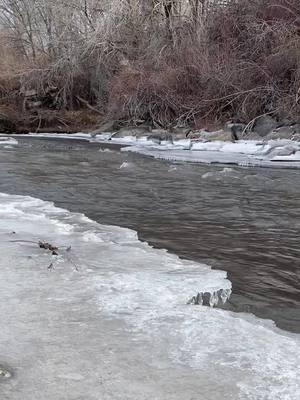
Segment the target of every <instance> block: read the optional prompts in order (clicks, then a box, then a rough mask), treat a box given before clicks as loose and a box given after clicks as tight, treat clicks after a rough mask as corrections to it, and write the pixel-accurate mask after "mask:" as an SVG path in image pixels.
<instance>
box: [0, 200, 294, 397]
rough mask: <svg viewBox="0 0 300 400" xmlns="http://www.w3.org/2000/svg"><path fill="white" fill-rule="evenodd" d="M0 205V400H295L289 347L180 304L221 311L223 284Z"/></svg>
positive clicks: (79, 220)
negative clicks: (204, 302) (205, 302)
mask: <svg viewBox="0 0 300 400" xmlns="http://www.w3.org/2000/svg"><path fill="white" fill-rule="evenodd" d="M0 203H1V206H0V218H1V224H0V235H1V241H0V248H1V250H2V252H1V253H2V257H1V260H0V265H1V280H0V282H1V283H0V285H1V286H0V287H1V296H2V302H1V306H0V307H1V315H2V328H1V332H0V337H1V340H0V343H1V350H0V357H1V359H0V365H1V366H3V370H4V369H6V370H7V371H8V375H6V376H4V375H5V374H4V375H3V376H2V377H0V390H1V393H2V398H4V399H9V400H15V399H20V398H22V399H24V400H27V399H28V400H29V399H30V400H32V399H40V396H41V393H43V394H44V396H45V398H47V399H50V400H52V399H53V400H54V399H55V400H56V399H58V398H59V399H68V400H69V399H83V398H84V399H86V400H94V399H100V398H101V399H122V400H124V399H147V400H148V399H149V400H150V399H153V398H155V399H159V400H160V399H161V400H163V399H174V400H177V399H189V400H192V399H194V398H196V397H199V396H200V397H203V398H205V399H207V400H210V399H223V398H224V395H225V396H226V397H227V398H234V399H258V398H264V399H270V400H271V399H272V400H273V399H278V400H279V399H280V400H281V399H287V400H294V399H295V400H296V399H298V398H299V394H300V388H299V381H300V379H299V378H300V371H299V364H300V363H299V361H300V350H299V348H300V346H299V336H298V335H293V334H288V333H286V332H284V331H281V330H279V329H277V328H275V327H274V325H273V323H271V322H270V321H262V320H260V319H258V318H255V317H253V316H252V315H247V314H234V313H231V312H228V311H223V310H220V309H215V308H210V307H204V306H192V305H187V304H186V303H187V301H188V300H189V298H190V297H191V296H193V295H195V294H196V293H198V292H204V291H206V292H210V293H212V294H214V293H217V292H218V291H220V290H222V293H223V300H224V301H225V300H226V296H228V295H229V294H230V290H231V283H230V282H229V281H228V280H227V279H226V273H225V272H223V271H216V270H211V269H210V268H209V267H208V266H205V265H203V264H197V263H191V262H188V261H184V260H180V259H179V258H178V257H176V256H173V255H171V254H168V253H166V252H165V251H162V250H155V249H152V248H151V247H149V246H148V245H147V244H145V243H141V242H139V241H138V239H137V236H136V233H135V232H133V231H130V230H127V229H123V228H118V227H111V226H104V225H99V224H97V223H95V222H93V221H91V220H89V219H88V218H86V217H85V216H83V215H80V214H73V213H70V212H68V211H66V210H63V209H58V208H56V207H55V206H54V205H53V204H51V203H47V202H44V201H41V200H38V199H34V198H30V197H23V196H11V195H5V194H1V195H0ZM38 240H42V241H43V242H49V243H52V244H55V245H56V246H58V247H59V248H61V249H62V250H61V252H60V251H59V255H58V256H55V255H54V256H52V255H51V254H49V253H48V252H46V251H45V250H44V249H41V248H39V246H38V245H37V242H38ZM70 246H71V250H69V251H66V250H64V249H68V248H69V247H70ZM53 257H54V259H53ZM213 297H214V296H213ZM221 300H222V299H221ZM214 301H215V300H214Z"/></svg>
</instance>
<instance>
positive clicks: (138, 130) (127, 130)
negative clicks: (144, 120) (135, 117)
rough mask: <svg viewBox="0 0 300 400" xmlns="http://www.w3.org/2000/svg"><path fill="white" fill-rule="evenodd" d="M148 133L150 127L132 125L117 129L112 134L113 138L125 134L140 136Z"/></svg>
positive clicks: (125, 135) (124, 135)
mask: <svg viewBox="0 0 300 400" xmlns="http://www.w3.org/2000/svg"><path fill="white" fill-rule="evenodd" d="M149 133H150V129H149V127H148V126H133V127H124V128H121V129H120V130H118V131H117V132H116V133H115V134H113V136H112V137H113V138H123V137H127V136H134V137H141V136H147V135H149Z"/></svg>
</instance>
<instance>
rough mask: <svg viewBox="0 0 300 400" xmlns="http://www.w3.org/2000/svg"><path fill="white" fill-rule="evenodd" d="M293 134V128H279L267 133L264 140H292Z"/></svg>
mask: <svg viewBox="0 0 300 400" xmlns="http://www.w3.org/2000/svg"><path fill="white" fill-rule="evenodd" d="M294 133H295V129H294V127H293V126H281V127H279V128H276V129H274V130H273V131H272V132H270V133H268V135H267V136H266V139H268V140H272V139H292V137H293V135H294Z"/></svg>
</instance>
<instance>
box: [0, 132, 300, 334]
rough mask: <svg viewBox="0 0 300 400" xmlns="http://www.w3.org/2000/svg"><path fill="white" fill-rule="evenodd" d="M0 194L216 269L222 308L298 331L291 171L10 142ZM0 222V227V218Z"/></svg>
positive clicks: (297, 176)
mask: <svg viewBox="0 0 300 400" xmlns="http://www.w3.org/2000/svg"><path fill="white" fill-rule="evenodd" d="M18 140H19V146H17V147H15V148H11V149H3V148H0V192H6V193H11V194H20V195H31V196H35V197H38V198H41V199H43V200H49V201H53V202H54V203H55V204H56V205H57V206H59V207H63V208H67V209H69V210H71V211H75V212H81V213H84V214H86V215H87V216H88V217H90V218H92V219H94V220H96V221H98V222H100V223H104V224H112V225H118V226H123V227H127V228H132V229H134V230H136V231H137V232H138V234H139V238H140V239H141V240H145V241H147V242H149V243H150V244H151V245H154V246H156V247H159V248H165V249H168V250H169V251H170V252H172V253H176V254H178V255H179V256H181V257H183V258H188V259H192V260H196V261H199V262H203V261H204V262H206V263H208V264H209V265H211V266H213V267H215V268H218V269H224V270H226V271H227V272H228V277H229V279H230V280H231V282H232V284H233V295H232V297H231V299H230V301H229V303H228V304H227V305H226V308H229V309H231V310H234V311H236V312H251V313H254V314H255V315H257V316H259V317H263V318H269V319H272V320H274V321H275V322H276V324H277V325H278V326H279V327H281V328H283V329H287V330H290V331H294V332H300V246H299V239H300V171H297V170H280V169H276V170H272V169H247V168H238V167H231V168H226V169H224V167H221V166H220V167H216V166H205V165H192V164H176V163H170V162H164V161H159V160H153V159H150V158H144V157H141V156H139V155H135V154H129V153H121V152H120V151H119V150H118V148H110V149H112V151H103V149H104V147H103V148H102V151H99V148H100V145H99V144H89V143H86V142H80V141H66V140H51V139H29V138H28V139H18ZM0 223H1V221H0Z"/></svg>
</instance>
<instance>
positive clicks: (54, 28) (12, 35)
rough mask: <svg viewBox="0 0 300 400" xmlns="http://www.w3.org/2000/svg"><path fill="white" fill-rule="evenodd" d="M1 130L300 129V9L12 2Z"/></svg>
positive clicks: (0, 67)
mask: <svg viewBox="0 0 300 400" xmlns="http://www.w3.org/2000/svg"><path fill="white" fill-rule="evenodd" d="M0 25H1V33H0V55H1V59H0V60H1V61H0V120H1V118H2V119H3V118H7V119H9V120H13V121H14V122H15V123H16V124H17V126H18V127H19V129H20V130H51V129H55V130H61V131H74V130H78V129H90V128H91V127H92V126H95V125H97V123H99V122H101V121H103V120H105V119H116V120H120V121H122V122H123V123H124V124H126V123H137V121H141V120H142V121H147V122H149V123H151V124H153V125H154V126H164V127H169V126H171V125H175V124H180V125H182V124H186V125H193V126H196V127H200V126H204V125H205V126H208V125H214V124H215V125H217V124H219V123H221V122H223V121H227V120H230V119H231V120H232V119H235V120H240V121H243V122H247V123H248V122H249V121H251V120H252V119H254V118H255V117H257V116H258V115H263V114H269V115H272V116H275V117H276V118H278V119H283V118H286V119H289V120H290V121H297V122H299V115H300V105H299V101H300V98H299V96H300V4H299V1H298V0H253V1H248V0H232V1H230V0H228V1H224V0H223V1H221V0H215V1H214V0H118V1H117V0H115V1H114V0H111V1H103V0H102V1H100V0H67V1H64V2H61V1H58V0H40V1H39V2H37V1H34V0H0Z"/></svg>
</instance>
